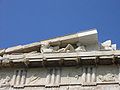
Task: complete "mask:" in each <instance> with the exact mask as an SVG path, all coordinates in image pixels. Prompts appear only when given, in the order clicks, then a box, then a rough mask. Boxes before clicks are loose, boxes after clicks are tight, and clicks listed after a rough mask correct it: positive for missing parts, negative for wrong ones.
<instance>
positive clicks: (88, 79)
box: [87, 67, 91, 83]
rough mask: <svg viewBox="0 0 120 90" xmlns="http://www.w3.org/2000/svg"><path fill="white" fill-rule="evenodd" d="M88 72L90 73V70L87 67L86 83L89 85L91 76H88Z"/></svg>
mask: <svg viewBox="0 0 120 90" xmlns="http://www.w3.org/2000/svg"><path fill="white" fill-rule="evenodd" d="M90 72H91V68H90V67H88V68H87V82H88V83H90V76H91V75H90V74H91V73H90Z"/></svg>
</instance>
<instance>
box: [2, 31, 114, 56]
mask: <svg viewBox="0 0 120 90" xmlns="http://www.w3.org/2000/svg"><path fill="white" fill-rule="evenodd" d="M100 50H116V44H111V41H110V40H108V41H105V42H103V43H101V44H100V43H98V33H97V30H96V29H90V30H87V31H84V32H78V33H75V34H70V35H65V36H61V37H56V38H52V39H48V40H43V41H40V42H35V43H31V44H27V45H18V46H13V47H9V48H5V49H0V56H3V55H6V54H14V55H17V54H19V55H20V54H24V53H25V54H26V53H27V54H29V53H30V54H31V53H66V52H67V53H70V52H87V51H88V52H89V51H100Z"/></svg>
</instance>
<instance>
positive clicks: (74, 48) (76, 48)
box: [40, 42, 86, 53]
mask: <svg viewBox="0 0 120 90" xmlns="http://www.w3.org/2000/svg"><path fill="white" fill-rule="evenodd" d="M84 51H86V48H85V45H82V44H81V43H79V42H78V43H76V44H75V45H72V44H67V45H66V46H65V47H60V46H50V43H49V42H44V43H42V44H41V48H40V52H41V53H51V52H58V53H59V52H84Z"/></svg>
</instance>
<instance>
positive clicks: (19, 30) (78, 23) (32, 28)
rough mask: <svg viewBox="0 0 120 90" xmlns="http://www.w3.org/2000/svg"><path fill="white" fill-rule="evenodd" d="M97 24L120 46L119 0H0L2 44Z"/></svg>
mask: <svg viewBox="0 0 120 90" xmlns="http://www.w3.org/2000/svg"><path fill="white" fill-rule="evenodd" d="M91 28H96V29H97V30H98V33H99V41H100V42H102V41H105V40H107V39H111V40H112V41H113V43H116V44H117V45H118V48H119V47H120V0H0V48H6V47H11V46H16V45H23V44H28V43H32V42H37V41H40V40H44V39H48V38H53V37H57V36H63V35H66V34H72V33H76V32H80V31H81V30H82V31H83V30H88V29H91Z"/></svg>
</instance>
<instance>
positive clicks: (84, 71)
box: [82, 67, 86, 83]
mask: <svg viewBox="0 0 120 90" xmlns="http://www.w3.org/2000/svg"><path fill="white" fill-rule="evenodd" d="M85 81H86V68H85V67H83V74H82V83H84V82H85Z"/></svg>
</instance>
